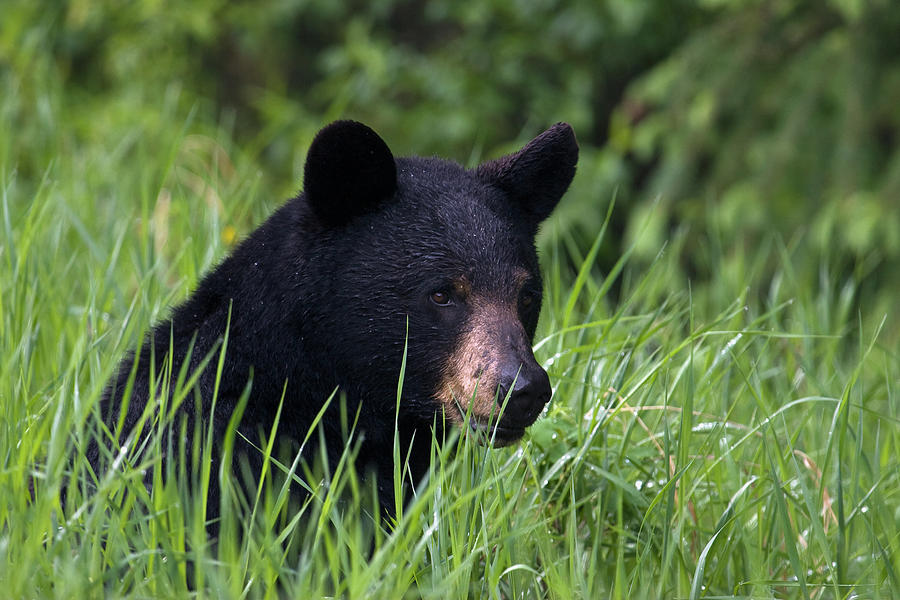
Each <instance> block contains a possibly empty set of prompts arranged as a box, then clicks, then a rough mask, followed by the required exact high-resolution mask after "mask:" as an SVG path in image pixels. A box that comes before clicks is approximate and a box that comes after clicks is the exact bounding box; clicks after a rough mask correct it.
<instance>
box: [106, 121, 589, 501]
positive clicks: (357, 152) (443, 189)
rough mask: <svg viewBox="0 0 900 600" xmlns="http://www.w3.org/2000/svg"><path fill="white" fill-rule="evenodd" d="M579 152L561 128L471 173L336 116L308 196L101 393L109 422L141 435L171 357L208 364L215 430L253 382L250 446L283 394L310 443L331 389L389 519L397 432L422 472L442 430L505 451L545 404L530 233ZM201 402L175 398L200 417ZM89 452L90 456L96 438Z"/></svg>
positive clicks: (320, 141)
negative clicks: (458, 430) (410, 152)
mask: <svg viewBox="0 0 900 600" xmlns="http://www.w3.org/2000/svg"><path fill="white" fill-rule="evenodd" d="M577 160H578V145H577V143H576V141H575V135H574V133H573V131H572V128H571V127H570V126H569V125H567V124H565V123H559V124H557V125H554V126H553V127H551V128H550V129H548V130H547V131H545V132H544V133H542V134H541V135H539V136H538V137H536V138H535V139H534V140H532V141H531V142H530V143H528V144H527V145H526V146H525V147H524V148H522V149H521V150H519V151H518V152H516V153H514V154H510V155H508V156H505V157H502V158H499V159H496V160H492V161H489V162H486V163H484V164H482V165H481V166H479V167H477V168H475V169H472V170H467V169H465V168H463V167H461V166H460V165H458V164H456V163H453V162H450V161H446V160H441V159H437V158H418V157H411V158H395V157H394V156H393V155H392V153H391V151H390V150H389V149H388V147H387V145H386V144H385V142H384V141H383V140H382V139H381V138H380V137H379V136H378V135H377V134H376V133H375V132H374V131H372V130H371V129H369V128H368V127H366V126H365V125H362V124H361V123H357V122H353V121H338V122H335V123H332V124H331V125H328V126H327V127H325V128H324V129H322V131H321V132H319V133H318V135H317V136H316V137H315V139H314V140H313V143H312V145H311V147H310V149H309V153H308V155H307V159H306V164H305V169H304V180H303V185H304V191H303V193H301V194H300V195H299V196H298V197H296V198H294V199H292V200H290V201H289V202H287V203H286V204H285V205H284V206H282V207H281V208H280V209H278V210H277V211H276V212H275V213H274V214H273V215H272V216H271V217H270V218H269V219H268V220H267V221H266V222H265V223H263V224H262V225H261V226H260V227H259V228H258V229H256V231H254V232H253V233H252V234H251V235H250V237H249V238H247V239H246V240H245V241H244V242H243V243H241V244H240V245H239V246H238V247H237V248H236V249H235V251H234V252H233V253H232V254H231V256H229V257H228V258H226V259H225V260H224V261H223V262H222V263H221V264H220V265H219V266H218V267H216V268H215V269H214V270H213V271H212V272H211V273H209V274H207V275H206V276H205V277H204V278H203V279H202V281H201V282H200V284H199V286H198V287H197V289H196V291H195V292H194V293H193V294H192V295H191V296H190V297H189V298H188V299H187V301H185V302H184V303H183V304H181V305H180V306H178V307H177V308H176V309H175V310H174V312H173V314H172V316H171V318H170V319H169V320H168V321H165V322H163V323H160V324H158V325H157V326H156V327H155V328H154V329H153V330H152V332H151V333H150V335H149V336H148V339H147V340H146V342H145V343H144V345H143V346H142V348H141V349H140V351H139V352H138V353H137V355H136V356H131V357H127V358H125V359H124V360H123V361H122V363H121V365H120V367H119V371H118V373H117V375H116V376H115V377H114V378H113V380H112V381H111V382H110V383H109V385H108V387H107V389H106V392H105V394H104V396H103V398H102V400H101V403H100V407H101V414H102V418H103V419H104V420H105V421H106V422H107V423H108V424H109V429H110V431H118V432H121V434H122V437H120V440H119V442H121V440H122V439H125V438H124V435H125V434H127V433H128V432H130V431H131V430H133V429H134V428H135V427H136V426H137V425H138V424H139V423H143V427H144V428H145V429H146V428H148V425H147V423H146V421H141V420H140V417H141V415H142V413H143V412H144V409H145V407H146V406H147V403H148V400H149V398H150V397H151V390H156V392H155V393H157V394H170V393H171V391H172V388H171V386H172V385H174V384H170V388H169V389H168V390H161V389H160V386H161V381H162V379H161V377H160V375H161V373H160V370H161V368H160V365H163V364H165V358H166V357H167V356H168V357H169V358H170V369H171V371H170V373H171V379H170V380H169V381H175V380H176V378H177V375H178V374H179V373H181V372H185V373H191V372H194V371H198V372H199V375H198V377H197V379H196V382H195V383H194V385H193V391H194V394H199V398H200V399H201V400H199V401H198V402H199V405H200V406H201V408H202V412H201V413H199V414H203V415H206V416H205V417H204V419H211V423H210V422H208V421H206V422H204V426H209V425H211V426H212V431H213V439H214V440H219V439H221V438H223V437H224V435H225V432H226V428H227V427H228V424H229V421H230V419H231V416H232V413H233V411H234V409H235V407H236V405H237V403H238V401H239V399H240V398H241V396H242V393H244V392H245V389H248V382H249V398H248V399H247V403H246V408H245V412H244V414H243V417H242V419H241V420H240V424H239V430H240V432H241V433H242V434H243V435H244V436H245V437H246V439H249V440H253V441H258V440H259V439H260V432H261V431H264V432H268V431H269V430H270V429H271V427H272V425H273V422H274V418H275V415H276V412H277V410H278V407H279V405H280V404H281V405H282V412H281V417H280V424H279V427H278V434H279V435H280V436H281V438H282V439H286V440H294V441H295V442H296V441H297V440H303V439H304V438H305V436H306V434H307V431H308V430H309V428H310V426H311V423H313V421H314V419H315V418H316V416H317V414H318V413H319V412H320V411H321V410H322V408H323V406H324V403H325V400H326V399H327V398H329V397H330V396H331V395H332V394H333V393H334V392H335V390H338V393H339V394H340V395H341V397H343V398H344V399H345V403H346V404H345V406H344V410H345V411H346V412H347V413H349V414H351V415H358V424H359V425H358V428H359V429H360V433H361V434H362V440H363V441H362V442H361V444H362V446H361V452H360V456H361V457H365V459H366V460H367V461H369V463H370V464H369V465H368V466H369V467H371V468H372V469H374V472H375V473H376V477H377V487H378V490H379V499H380V502H381V503H382V505H383V508H384V509H385V510H386V512H388V513H389V514H390V513H391V512H392V511H393V510H394V506H393V502H394V501H393V491H392V490H393V483H392V481H393V479H392V477H393V442H394V435H395V426H396V430H397V435H398V439H399V442H400V444H402V446H401V456H402V457H405V456H407V455H408V456H409V457H410V458H409V461H410V464H409V467H408V469H407V472H408V473H411V474H412V478H413V479H416V478H419V477H421V476H422V475H423V474H424V473H425V472H427V468H428V461H429V455H430V454H429V450H430V444H431V440H432V439H433V437H432V435H431V432H432V430H434V429H435V428H438V429H440V430H441V431H443V428H444V427H447V426H459V425H461V424H463V423H467V424H468V427H470V428H472V429H473V430H475V431H479V432H482V434H483V435H485V436H489V437H490V438H491V439H492V440H493V442H494V443H495V444H496V445H505V444H510V443H512V442H514V441H516V440H517V439H519V438H520V437H521V436H522V435H523V433H524V431H525V428H526V427H528V426H529V425H531V424H532V423H533V422H534V421H535V419H536V418H537V417H538V415H539V414H540V413H541V411H542V410H543V408H544V406H545V405H546V403H547V402H548V401H549V399H550V395H551V388H550V382H549V379H548V377H547V373H546V372H545V371H544V370H543V369H542V368H541V367H540V366H539V365H538V363H537V362H536V361H535V358H534V355H533V353H532V349H531V345H532V341H533V337H534V333H535V327H536V326H537V321H538V314H539V312H540V308H541V276H540V273H539V271H538V260H537V255H536V251H535V245H534V238H535V234H536V233H537V229H538V225H539V224H540V223H541V222H542V221H543V220H544V219H546V218H547V216H548V215H549V214H550V213H551V211H552V210H553V209H554V207H555V206H556V204H557V203H558V202H559V200H560V197H561V196H562V195H563V193H564V192H565V191H566V189H567V188H568V186H569V183H570V182H571V180H572V177H573V176H574V174H575V165H576V162H577ZM226 329H227V335H228V338H227V340H228V341H227V348H226V352H225V356H224V361H223V364H222V369H221V373H217V371H218V366H219V365H218V355H217V354H216V349H217V348H218V347H219V345H220V344H221V343H222V340H223V338H224V336H225V334H226ZM404 351H406V356H407V362H406V367H405V377H404V379H403V387H402V393H401V395H400V398H401V399H400V404H399V415H397V413H396V412H395V411H396V410H397V386H398V377H399V374H400V369H401V362H402V359H403V356H404ZM209 355H214V358H213V360H211V361H209V362H207V363H205V364H204V363H203V362H202V361H203V359H204V357H206V356H209ZM186 359H187V364H184V363H185V360H186ZM151 364H153V365H154V366H153V367H151ZM125 390H129V391H130V396H129V397H128V398H127V399H124V398H123V396H124V392H125ZM214 390H216V403H215V409H214V411H213V410H212V408H213V406H212V399H213V395H214V393H213V392H214ZM194 397H195V396H193V395H189V396H188V399H186V400H185V401H184V402H183V403H182V405H181V408H179V410H181V411H185V412H186V413H187V414H186V418H187V419H188V420H189V422H190V419H191V417H192V415H193V414H195V409H194V405H195V402H194V401H192V400H191V398H194ZM123 401H127V404H123ZM504 401H505V409H504V410H503V412H502V414H499V415H498V413H500V408H501V404H502V403H503V402H504ZM338 404H339V403H337V402H332V403H331V404H329V406H328V408H327V409H326V410H325V413H324V416H323V417H322V420H321V423H320V426H321V427H322V428H323V435H322V436H321V439H324V440H325V448H322V449H321V450H324V451H325V452H326V455H327V456H328V457H329V458H330V459H331V464H335V461H336V459H337V457H339V456H340V454H341V452H342V451H343V449H344V443H345V438H344V435H343V434H342V431H341V427H342V425H341V415H340V414H339V413H338V408H337V407H338ZM123 407H124V408H123ZM210 413H212V414H210ZM345 414H346V413H345ZM312 439H313V440H315V439H319V438H318V436H313V437H312ZM107 442H108V445H111V444H112V442H111V441H110V440H107ZM410 444H412V445H413V446H412V447H411V446H410ZM241 445H243V446H242V448H240V449H238V446H241ZM235 448H236V452H237V451H240V452H242V453H243V454H244V455H245V457H247V458H249V459H250V462H251V464H252V463H253V457H254V456H257V457H258V455H259V450H257V449H254V448H252V446H250V445H249V444H247V442H246V441H245V440H243V438H239V439H238V441H237V442H236V446H235ZM308 449H309V451H314V449H313V448H312V447H311V446H310V447H309V448H308ZM304 451H306V450H304ZM90 454H91V459H92V461H93V462H95V463H96V462H97V459H98V454H99V453H98V452H97V448H94V449H93V451H92V452H91V453H90ZM214 455H215V453H214ZM214 472H215V471H214ZM215 479H216V478H215V477H213V480H214V481H213V489H212V490H211V495H215V494H216V489H215ZM215 506H217V501H216V500H215V499H214V498H210V507H211V508H213V510H215V509H214V507H215Z"/></svg>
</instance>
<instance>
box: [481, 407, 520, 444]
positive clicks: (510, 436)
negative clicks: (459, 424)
mask: <svg viewBox="0 0 900 600" xmlns="http://www.w3.org/2000/svg"><path fill="white" fill-rule="evenodd" d="M469 429H471V430H472V431H474V432H475V433H476V434H477V435H478V436H479V437H480V438H481V439H482V440H483V441H485V442H489V443H492V444H493V445H494V447H502V446H509V445H511V444H514V443H516V442H517V441H519V440H520V439H521V438H522V436H523V435H525V428H524V427H508V426H504V425H500V424H498V423H497V422H496V421H494V422H489V421H482V420H480V419H478V418H477V417H476V416H475V415H472V416H471V417H470V418H469Z"/></svg>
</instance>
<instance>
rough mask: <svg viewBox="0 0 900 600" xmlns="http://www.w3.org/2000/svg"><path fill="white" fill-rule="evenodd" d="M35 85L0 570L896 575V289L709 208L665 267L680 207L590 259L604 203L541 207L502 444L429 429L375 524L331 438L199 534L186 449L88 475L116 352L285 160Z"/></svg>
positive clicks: (474, 579) (7, 361) (19, 195)
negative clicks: (611, 258) (536, 259)
mask: <svg viewBox="0 0 900 600" xmlns="http://www.w3.org/2000/svg"><path fill="white" fill-rule="evenodd" d="M20 91H21V92H22V93H20V94H18V95H16V94H12V95H7V96H6V97H5V98H4V99H3V103H4V104H3V109H4V111H5V113H4V114H6V115H13V114H16V107H15V106H14V104H15V103H16V102H28V101H29V100H28V98H29V95H28V90H20ZM61 98H62V97H61V96H60V95H58V94H56V95H54V94H53V93H50V94H49V95H48V96H47V97H46V98H44V101H45V102H46V106H44V105H43V104H41V102H40V98H39V99H38V100H39V101H38V102H37V103H36V104H35V106H36V108H35V110H34V112H33V114H34V115H36V118H35V119H34V120H33V121H29V122H27V123H19V124H16V127H7V125H12V122H11V121H8V120H4V128H3V130H2V131H0V406H2V410H0V459H2V470H0V596H2V597H8V598H45V597H58V598H100V597H107V598H108V597H125V596H128V597H192V596H196V597H213V598H223V597H234V598H241V597H247V598H261V597H297V598H311V597H323V596H327V597H344V598H400V597H409V598H414V597H423V598H435V599H446V598H468V597H472V598H477V597H484V598H560V599H568V598H607V597H609V598H884V599H888V598H900V402H898V394H900V357H898V351H897V335H896V332H897V326H896V318H897V315H896V313H893V314H865V313H864V312H862V311H860V310H858V308H857V306H858V305H857V304H856V303H855V302H854V299H855V297H856V287H855V286H856V285H857V283H858V282H855V280H854V279H853V278H852V277H844V276H842V275H841V274H839V273H835V272H832V271H831V270H830V269H829V266H828V261H827V260H824V259H823V260H822V261H820V262H816V261H815V260H814V261H813V264H814V269H815V270H814V272H812V273H810V272H808V270H807V271H803V272H798V270H797V266H796V261H795V260H794V258H795V256H797V255H800V254H802V253H803V252H804V242H803V240H802V239H800V240H799V241H797V240H795V241H792V242H790V243H788V242H783V241H782V240H781V239H779V238H778V237H776V236H772V237H771V238H769V239H767V240H764V241H763V242H762V243H760V244H759V245H757V246H754V247H748V246H731V245H729V243H728V241H727V240H717V239H716V237H715V233H714V231H713V232H710V233H709V235H708V236H706V237H704V241H703V242H702V244H701V246H702V248H703V251H704V252H705V253H706V255H707V256H706V260H707V261H708V262H709V263H710V264H712V265H713V272H716V273H718V275H717V276H716V277H715V278H713V279H712V280H711V281H706V282H692V281H690V280H688V279H687V278H685V277H683V276H681V275H679V273H681V270H680V269H678V268H676V267H677V264H676V263H677V260H678V256H679V254H680V252H679V248H681V247H682V245H683V244H684V243H685V241H686V240H687V239H688V237H689V236H690V235H691V234H690V233H689V232H682V231H675V232H673V234H672V236H671V239H670V240H669V243H668V245H667V246H666V247H665V248H660V249H659V254H658V256H657V259H656V260H655V261H653V262H652V263H650V264H640V265H638V264H635V263H633V262H632V260H631V258H630V255H629V254H628V253H627V252H626V253H625V254H624V255H623V256H622V258H621V260H620V262H619V263H618V264H617V265H616V267H615V268H614V269H612V272H610V273H601V272H600V271H599V269H598V268H597V266H596V265H595V253H596V251H597V249H598V248H600V246H601V243H602V241H603V239H604V237H603V236H604V235H606V233H605V232H604V230H600V231H597V232H595V233H596V242H595V244H594V245H593V247H592V250H591V251H589V252H585V251H584V249H583V245H581V244H579V243H576V242H575V241H574V240H573V239H571V238H570V237H569V235H568V234H567V233H566V231H564V230H563V228H562V227H557V226H554V224H553V223H550V226H549V227H548V228H547V230H546V231H545V232H544V234H543V236H542V238H541V247H542V250H543V263H544V270H545V307H544V312H543V315H542V319H541V325H540V328H539V332H538V336H537V343H536V354H537V356H538V359H539V361H540V362H541V363H542V364H543V365H544V366H545V367H546V368H547V370H548V372H549V373H550V376H551V380H552V382H553V387H554V397H553V401H552V402H551V404H550V406H549V409H548V411H547V413H546V414H545V416H543V417H542V418H541V420H540V421H539V422H538V423H537V424H536V425H535V426H534V427H533V428H532V429H531V430H530V433H529V434H528V435H527V436H526V438H525V439H524V440H523V442H522V443H521V444H520V445H519V446H518V447H514V448H507V449H498V450H493V451H489V450H487V449H485V448H483V447H481V446H477V445H474V444H469V443H467V442H463V443H462V444H461V448H460V451H459V452H458V455H457V456H456V457H455V458H454V459H452V460H450V458H449V457H447V456H443V455H436V456H435V458H434V465H435V468H434V473H433V475H432V477H431V479H430V480H429V482H428V483H427V485H426V486H424V487H423V488H422V489H421V490H420V491H419V493H418V497H417V499H416V501H415V502H414V503H413V504H412V505H410V506H408V507H407V509H406V510H405V511H404V513H403V515H402V517H401V518H400V520H399V522H398V523H397V524H396V526H395V527H393V528H387V527H382V526H379V525H378V524H377V521H373V518H372V516H371V510H370V508H369V507H370V501H369V499H370V496H371V494H370V491H371V490H369V489H367V487H366V486H365V485H362V486H360V485H358V479H357V478H356V477H355V476H354V475H353V472H352V468H351V465H352V461H351V460H348V461H347V463H345V464H342V465H341V468H340V469H339V470H338V473H337V474H336V475H335V477H334V478H333V480H331V481H330V482H329V481H324V480H322V479H315V478H313V479H310V480H309V484H310V486H311V487H312V488H313V490H314V492H315V493H314V495H313V496H312V499H311V501H309V502H308V503H306V504H304V505H302V506H297V505H296V504H292V503H291V502H290V499H289V497H288V496H287V495H286V494H285V493H284V490H283V488H282V487H280V486H278V485H275V484H272V483H271V478H268V479H267V481H268V482H269V483H268V484H267V485H264V486H263V487H262V488H261V489H260V492H259V494H257V495H256V496H255V497H250V498H245V499H244V500H243V503H241V502H239V501H237V500H236V501H234V502H232V501H231V499H229V500H227V501H226V502H225V504H224V506H223V522H222V525H221V529H220V535H219V539H218V541H217V542H216V543H212V542H211V541H210V540H208V539H207V536H206V529H205V527H204V516H205V510H206V507H205V506H204V502H203V499H202V497H201V496H199V495H193V496H192V495H190V494H189V492H188V491H187V488H188V486H187V480H188V479H190V478H192V477H193V478H198V479H200V480H201V482H202V480H203V478H205V477H207V478H208V477H224V478H225V481H224V483H223V485H225V486H228V485H229V483H228V477H227V476H226V475H221V474H219V473H208V472H207V473H204V469H203V468H202V465H204V464H205V461H204V456H202V455H197V454H192V453H191V452H190V451H184V453H185V458H184V461H183V462H182V465H186V467H185V468H184V470H183V471H177V470H176V471H173V472H171V473H169V475H170V476H169V477H164V475H165V473H164V470H163V467H162V466H161V463H160V461H159V453H160V452H161V450H162V449H163V447H164V446H165V444H166V443H167V440H166V439H165V438H163V437H160V436H158V435H154V436H151V437H150V438H149V439H148V440H146V443H147V444H148V447H149V448H150V451H149V452H148V453H147V454H146V455H145V456H144V457H143V458H142V459H141V460H140V461H137V462H136V463H134V462H133V461H131V460H129V455H127V453H126V454H123V455H121V456H119V457H117V458H118V460H117V462H116V465H115V467H116V468H115V469H114V470H111V471H110V472H106V473H99V474H98V478H97V480H96V481H95V480H94V479H93V477H92V476H91V475H90V473H89V469H88V467H87V465H86V461H85V460H84V448H85V446H86V444H87V441H88V440H89V439H90V437H91V436H94V435H97V420H96V411H95V405H96V402H97V400H98V397H99V395H100V393H101V391H102V389H103V386H104V383H105V382H106V380H107V378H108V377H109V376H110V374H111V372H112V370H113V368H114V367H115V365H116V363H117V361H118V360H119V358H120V357H121V356H122V355H123V353H124V352H125V351H127V350H128V349H129V348H132V347H134V346H135V345H136V344H137V343H138V341H139V339H140V337H141V335H142V333H144V332H145V330H146V328H147V327H148V326H149V325H150V324H151V323H152V322H154V321H155V320H156V319H159V318H161V317H162V316H164V315H165V314H166V310H167V307H169V306H171V305H172V304H173V303H175V302H177V301H178V300H180V299H181V298H183V297H185V295H186V294H187V293H188V292H189V290H190V289H191V288H192V286H193V285H194V284H195V283H196V281H197V280H198V278H199V277H200V276H201V275H202V273H203V272H204V271H206V270H207V269H208V268H210V267H211V266H212V265H214V264H215V263H216V261H217V260H219V259H220V258H221V257H222V256H223V255H224V254H225V253H227V251H228V250H229V248H230V247H231V246H233V244H234V243H236V241H237V240H239V239H240V238H241V237H242V236H243V235H245V234H246V233H247V232H249V231H250V230H251V229H252V227H253V226H254V225H255V224H257V223H259V222H260V221H261V219H262V218H263V217H264V216H265V215H266V214H268V213H269V212H271V210H273V209H274V207H275V206H277V205H278V203H279V202H280V201H281V199H282V198H283V197H284V196H285V195H286V193H287V192H285V190H290V189H291V188H292V187H295V186H296V185H298V183H297V182H299V175H298V177H297V178H296V180H295V181H292V182H278V183H277V185H273V184H271V183H270V182H268V181H267V180H266V177H265V175H262V174H260V172H259V171H258V167H257V162H255V160H254V156H253V155H252V154H250V155H245V154H243V153H242V151H241V150H240V149H238V148H236V147H234V145H233V143H232V142H231V141H230V140H231V137H230V135H229V131H228V129H227V127H226V128H218V129H217V128H215V127H213V128H210V127H207V126H204V125H203V124H202V123H201V124H198V123H197V122H196V121H195V120H193V118H192V117H191V116H189V115H185V114H181V113H179V112H178V111H177V109H176V108H174V106H175V104H174V103H173V104H172V105H167V104H165V103H164V104H163V105H162V106H161V107H160V108H159V112H158V113H151V114H145V115H140V116H138V115H133V114H129V113H127V112H126V109H125V104H127V99H125V100H123V109H122V113H121V114H118V113H116V112H115V111H112V112H109V113H105V114H102V115H101V114H98V115H97V119H98V121H99V122H98V123H93V124H92V123H88V122H85V121H83V120H82V121H79V120H77V116H76V115H75V114H74V113H69V112H67V108H66V106H65V104H64V103H63V101H62V99H61ZM79 114H84V113H79ZM70 117H71V118H70ZM171 123H175V124H176V125H175V126H171V125H168V124H171ZM91 131H96V133H95V134H94V135H91V133H90V132H91ZM299 151H300V150H299V149H298V152H299ZM298 164H302V163H299V162H298ZM581 189H587V186H584V187H583V188H581ZM579 193H581V192H579V186H578V185H576V186H575V189H574V190H573V194H574V196H575V200H573V201H581V202H585V198H583V197H582V198H578V197H577V196H578V194H579ZM279 194H282V195H281V196H279ZM590 202H593V203H594V205H596V210H597V211H598V212H599V213H600V214H605V213H607V211H608V207H609V206H610V203H611V199H609V198H602V199H594V200H589V201H588V202H586V204H587V205H589V204H590ZM612 210H616V209H615V208H612ZM695 243H696V242H695ZM813 258H815V257H813ZM804 264H806V263H804ZM766 265H767V266H769V267H772V268H771V269H769V268H763V267H764V266H766ZM773 265H774V266H773ZM573 266H574V267H573ZM804 268H806V267H804ZM769 273H775V275H774V277H773V276H771V275H770V274H769ZM616 281H617V282H619V283H620V284H621V288H620V291H619V292H618V296H617V297H615V298H614V296H613V294H611V293H610V289H611V286H612V284H613V282H616ZM810 281H812V282H814V283H813V284H810ZM399 375H400V373H398V377H399ZM194 435H200V436H202V435H204V432H202V431H198V432H188V431H186V432H184V439H190V438H191V436H194ZM347 458H348V459H352V451H349V452H348V456H347ZM288 466H289V465H288ZM270 469H272V470H276V471H277V470H279V466H278V465H277V464H275V463H271V464H270ZM148 470H149V471H150V472H151V473H152V476H153V477H154V479H155V480H156V481H157V482H158V483H157V485H155V486H154V487H153V489H152V492H150V493H147V492H146V490H145V489H144V488H143V486H142V485H141V483H140V482H141V480H142V478H143V474H144V473H145V472H147V471H148ZM67 478H71V481H72V482H73V484H72V485H70V486H69V488H68V497H67V500H66V503H65V505H63V504H62V503H61V499H60V494H61V490H62V489H63V488H64V485H65V482H66V481H67V480H68V479H67ZM30 485H33V487H34V497H33V499H32V496H31V494H30V492H29V486H30ZM126 491H128V492H129V493H125V492H126Z"/></svg>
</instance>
